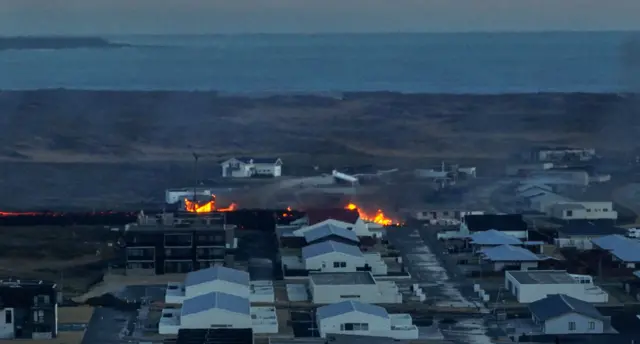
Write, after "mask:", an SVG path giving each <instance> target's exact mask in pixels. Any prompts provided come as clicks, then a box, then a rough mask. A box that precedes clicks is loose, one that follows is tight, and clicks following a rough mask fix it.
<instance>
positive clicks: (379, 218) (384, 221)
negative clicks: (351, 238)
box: [344, 203, 399, 226]
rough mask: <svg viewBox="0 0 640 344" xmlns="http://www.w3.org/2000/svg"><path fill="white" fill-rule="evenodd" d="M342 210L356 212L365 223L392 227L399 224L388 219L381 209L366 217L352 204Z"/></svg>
mask: <svg viewBox="0 0 640 344" xmlns="http://www.w3.org/2000/svg"><path fill="white" fill-rule="evenodd" d="M344 208H345V209H349V210H356V211H357V212H358V215H360V218H361V219H362V220H364V221H367V222H373V223H377V224H381V225H383V226H392V225H398V224H399V222H397V221H394V220H392V219H390V218H388V217H387V216H386V215H385V214H384V212H383V211H382V210H381V209H378V210H377V211H376V213H375V214H374V215H368V214H367V213H365V212H364V211H363V210H362V209H360V208H359V207H358V206H357V205H355V204H353V203H349V204H347V205H346V206H345V207H344Z"/></svg>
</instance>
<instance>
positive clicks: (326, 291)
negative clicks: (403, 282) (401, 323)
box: [309, 271, 402, 304]
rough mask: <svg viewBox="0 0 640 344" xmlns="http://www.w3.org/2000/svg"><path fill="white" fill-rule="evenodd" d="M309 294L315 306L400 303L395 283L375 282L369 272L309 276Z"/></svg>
mask: <svg viewBox="0 0 640 344" xmlns="http://www.w3.org/2000/svg"><path fill="white" fill-rule="evenodd" d="M309 292H310V294H311V300H312V301H313V303H315V304H327V303H337V302H342V301H345V300H355V301H360V302H365V303H402V294H401V293H400V291H399V289H398V286H397V285H396V284H395V282H391V281H376V279H375V278H374V277H373V275H372V274H371V273H370V272H365V271H358V272H333V273H313V274H310V275H309Z"/></svg>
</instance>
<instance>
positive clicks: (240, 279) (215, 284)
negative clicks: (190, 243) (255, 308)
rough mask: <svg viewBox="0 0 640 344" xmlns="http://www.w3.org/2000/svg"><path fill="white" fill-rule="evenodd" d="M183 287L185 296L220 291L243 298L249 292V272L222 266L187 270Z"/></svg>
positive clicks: (248, 294) (247, 295) (246, 296)
mask: <svg viewBox="0 0 640 344" xmlns="http://www.w3.org/2000/svg"><path fill="white" fill-rule="evenodd" d="M184 287H185V298H190V297H195V296H198V295H203V294H208V293H211V292H222V293H227V294H232V295H236V296H239V297H245V298H248V297H249V296H250V294H251V289H250V280H249V273H247V272H245V271H241V270H236V269H230V268H227V267H224V266H214V267H211V268H206V269H202V270H197V271H192V272H189V273H188V274H187V277H186V278H185V281H184Z"/></svg>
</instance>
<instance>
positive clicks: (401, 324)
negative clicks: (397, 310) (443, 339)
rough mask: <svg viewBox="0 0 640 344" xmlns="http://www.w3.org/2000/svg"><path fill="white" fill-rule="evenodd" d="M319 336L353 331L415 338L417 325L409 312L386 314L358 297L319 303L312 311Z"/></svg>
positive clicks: (374, 335) (394, 337)
mask: <svg viewBox="0 0 640 344" xmlns="http://www.w3.org/2000/svg"><path fill="white" fill-rule="evenodd" d="M316 321H317V325H318V332H319V333H320V337H322V338H326V337H327V334H354V335H362V336H373V337H389V338H393V339H417V338H418V328H417V327H416V326H415V325H413V319H412V318H411V316H410V315H409V314H389V313H388V312H387V310H386V309H384V308H382V307H380V306H375V305H371V304H367V303H362V302H358V301H343V302H339V303H334V304H330V305H327V306H322V307H320V308H318V309H317V311H316Z"/></svg>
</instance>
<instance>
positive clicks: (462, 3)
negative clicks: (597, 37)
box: [0, 0, 640, 35]
mask: <svg viewBox="0 0 640 344" xmlns="http://www.w3.org/2000/svg"><path fill="white" fill-rule="evenodd" d="M639 16H640V0H608V1H604V0H181V1H178V0H0V35H16V34H129V33H157V34H165V33H168V34H184V33H202V34H207V33H255V32H261V33H270V32H287V33H288V32H305V33H307V32H397V31H420V32H423V31H426V32H429V31H436V32H440V31H454V32H460V31H550V30H640V20H638V18H639Z"/></svg>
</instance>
